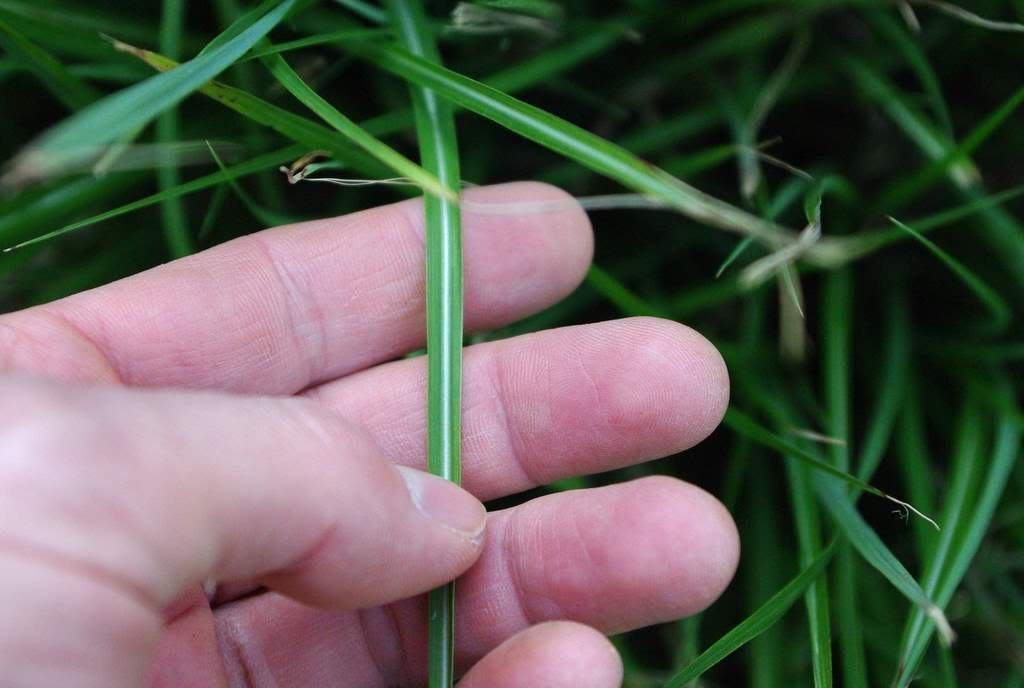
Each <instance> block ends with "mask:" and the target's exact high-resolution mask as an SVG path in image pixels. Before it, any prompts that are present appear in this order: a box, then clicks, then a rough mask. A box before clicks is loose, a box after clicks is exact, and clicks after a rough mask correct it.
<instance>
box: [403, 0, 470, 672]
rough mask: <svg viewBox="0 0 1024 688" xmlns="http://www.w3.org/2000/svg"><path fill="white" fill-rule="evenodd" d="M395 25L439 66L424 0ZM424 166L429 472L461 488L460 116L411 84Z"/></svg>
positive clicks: (451, 633) (450, 616)
mask: <svg viewBox="0 0 1024 688" xmlns="http://www.w3.org/2000/svg"><path fill="white" fill-rule="evenodd" d="M388 8H389V9H390V14H391V19H392V23H393V24H394V27H395V30H396V33H397V34H398V38H399V40H400V41H401V42H402V44H403V45H404V46H405V48H406V49H407V50H409V51H410V53H412V54H415V55H419V56H421V57H422V58H423V59H425V60H429V61H431V62H433V63H440V60H441V56H440V54H439V53H438V50H437V46H436V45H435V44H434V37H433V35H432V32H431V30H430V26H429V25H428V22H427V17H426V14H425V13H424V10H423V6H422V5H421V4H420V0H390V2H389V3H388ZM410 94H411V96H412V102H413V112H414V113H415V118H416V137H417V139H418V141H419V147H420V160H421V161H422V164H423V165H424V166H425V167H426V168H427V169H428V170H430V171H431V172H432V173H433V174H434V175H436V177H437V179H438V183H439V184H443V185H444V190H445V191H447V192H448V193H447V194H446V196H445V197H443V198H442V197H434V196H428V197H427V198H425V199H424V214H425V216H426V252H427V288H426V291H427V370H428V373H427V424H428V431H427V445H428V449H427V464H428V468H429V469H430V472H431V473H433V474H435V475H439V476H441V477H442V478H445V479H446V480H451V481H453V482H456V483H458V482H460V480H461V475H462V469H461V465H460V460H459V449H460V446H461V441H462V440H461V436H462V435H461V433H462V430H461V413H462V394H461V390H462V318H463V315H462V227H461V219H460V213H459V204H458V200H457V196H456V195H455V194H456V193H457V192H454V191H453V190H454V189H458V188H459V186H460V184H461V182H460V179H461V177H460V172H459V149H458V141H457V139H456V135H455V114H454V112H453V111H452V108H451V106H450V105H449V104H448V103H447V101H444V100H442V99H441V98H439V97H438V95H437V94H436V93H434V92H433V91H431V90H430V89H428V88H425V87H422V86H416V85H410ZM427 604H428V620H429V638H428V643H427V648H428V672H427V675H428V685H429V686H430V688H451V686H453V685H454V683H455V668H454V655H455V584H454V583H449V584H448V585H445V586H444V587H442V588H440V589H438V590H434V591H431V593H430V596H429V599H428V603H427Z"/></svg>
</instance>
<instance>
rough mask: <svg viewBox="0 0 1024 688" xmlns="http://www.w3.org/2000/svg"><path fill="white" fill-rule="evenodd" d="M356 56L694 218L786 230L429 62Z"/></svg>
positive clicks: (367, 51)
mask: <svg viewBox="0 0 1024 688" xmlns="http://www.w3.org/2000/svg"><path fill="white" fill-rule="evenodd" d="M350 49H351V50H352V51H353V52H355V53H356V54H357V55H359V56H361V57H363V58H365V59H367V60H369V61H370V62H372V63H373V64H376V65H378V66H379V67H381V68H383V69H385V70H387V71H389V72H392V73H394V74H396V75H398V76H400V77H402V78H404V79H406V80H408V81H411V82H413V83H416V84H419V85H420V86H425V87H428V88H431V89H433V90H435V91H437V93H439V94H440V95H442V96H443V97H445V98H447V99H449V100H451V101H453V102H454V103H456V104H458V105H460V106H461V107H464V108H466V109H468V110H471V111H473V112H475V113H477V114H479V115H482V116H484V117H486V118H488V119H490V120H492V121H494V122H496V123H497V124H499V125H501V126H503V127H505V128H507V129H509V130H511V131H513V132H515V133H517V134H519V135H520V136H523V137H524V138H527V139H530V140H532V141H535V142H537V143H539V144H541V145H542V146H545V147H547V148H550V149H551V150H553V151H555V152H556V153H559V154H561V155H564V156H565V157H568V158H571V159H573V160H575V161H577V162H579V163H580V164H581V165H584V166H585V167H587V168H589V169H591V170H593V171H594V172H597V173H598V174H602V175H604V176H606V177H608V178H610V179H613V180H615V181H618V182H619V183H621V184H623V185H624V186H626V187H627V188H630V189H633V190H634V191H637V192H639V193H643V194H649V195H651V196H654V197H655V198H658V199H659V200H662V201H664V202H666V203H667V204H669V205H670V206H672V207H673V208H675V209H677V210H678V211H680V212H682V213H683V214H685V215H687V216H688V217H691V218H692V219H694V220H697V221H698V222H704V223H707V224H709V225H712V226H715V227H718V228H721V229H726V230H730V231H734V232H739V233H741V234H746V235H751V236H755V237H756V238H758V239H760V240H762V241H765V242H766V243H769V244H771V245H778V244H780V243H784V242H786V241H787V240H788V238H789V235H790V233H789V232H787V231H785V230H783V229H782V228H780V227H778V226H776V225H775V224H773V223H771V222H766V221H764V220H761V219H760V218H758V217H755V216H753V215H751V214H749V213H747V212H745V211H743V210H740V209H739V208H736V207H735V206H732V205H729V204H728V203H725V202H723V201H720V200H718V199H717V198H714V197H712V196H709V195H708V194H706V193H704V192H702V191H699V190H698V189H695V188H694V187H692V186H690V185H689V184H686V183H685V182H682V181H680V180H678V179H676V178H675V177H673V176H671V175H670V174H668V173H666V172H664V171H663V170H660V169H658V168H655V167H653V166H651V165H650V164H648V163H646V162H644V161H643V160H641V159H639V158H637V157H636V156H634V155H633V154H632V153H630V152H628V151H627V150H625V149H623V148H622V147H620V146H617V145H615V144H614V143H611V142H609V141H607V140H605V139H603V138H601V137H599V136H597V135H595V134H593V133H591V132H589V131H587V130H585V129H583V128H581V127H578V126H576V125H574V124H571V123H569V122H567V121H565V120H563V119H561V118H560V117H556V116H555V115H552V114H551V113H548V112H545V111H544V110H541V109H540V108H536V107H534V106H532V105H529V104H527V103H525V102H523V101H521V100H518V99H516V98H513V97H512V96H509V95H508V94H506V93H503V92H501V91H498V90H497V89H494V88H492V87H490V86H487V85H485V84H482V83H480V82H479V81H475V80H473V79H470V78H469V77H466V76H463V75H462V74H458V73H456V72H453V71H451V70H449V69H445V68H443V67H439V66H437V65H434V64H431V63H430V62H427V61H425V60H423V59H420V58H418V57H416V56H415V55H410V54H409V53H408V52H406V51H404V50H401V49H400V48H395V47H392V46H388V45H377V44H371V43H359V44H353V45H352V46H350Z"/></svg>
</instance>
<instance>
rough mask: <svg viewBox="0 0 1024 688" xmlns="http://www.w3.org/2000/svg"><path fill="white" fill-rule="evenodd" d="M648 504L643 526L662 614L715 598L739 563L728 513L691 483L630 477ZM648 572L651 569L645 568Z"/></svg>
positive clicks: (691, 609)
mask: <svg viewBox="0 0 1024 688" xmlns="http://www.w3.org/2000/svg"><path fill="white" fill-rule="evenodd" d="M633 485H634V487H635V488H636V489H638V490H641V491H642V492H643V499H644V501H645V503H646V504H648V505H649V508H648V509H646V510H645V511H644V512H643V514H644V516H643V517H644V518H645V519H647V520H649V521H650V524H649V526H648V528H647V532H649V533H652V534H653V535H652V537H654V538H655V539H658V540H660V539H664V541H663V542H652V543H651V544H650V546H649V547H648V548H647V551H648V552H651V553H653V554H655V557H656V559H655V561H652V562H651V566H652V568H651V569H650V571H649V574H650V577H651V578H660V579H661V580H662V581H663V584H661V585H660V586H659V587H658V589H659V590H661V591H662V595H663V599H662V600H661V602H660V605H659V606H660V607H661V609H662V613H663V615H664V616H665V617H666V618H667V619H672V618H680V617H684V616H690V615H692V614H696V613H698V612H701V611H703V610H704V609H706V608H707V607H709V606H710V605H711V604H712V603H713V602H715V600H717V599H718V598H719V597H720V596H721V595H722V593H723V592H724V591H725V589H726V588H727V587H728V585H729V583H730V582H731V581H732V578H733V576H734V575H735V573H736V567H737V566H738V564H739V556H740V539H739V531H738V530H737V529H736V524H735V522H734V521H733V518H732V515H731V514H730V513H729V511H728V510H727V509H726V508H725V506H724V505H723V504H722V503H721V502H720V501H719V500H718V499H717V498H715V497H714V496H713V495H712V494H710V493H709V492H707V491H706V490H703V489H702V488H700V487H697V486H696V485H692V484H690V483H685V482H683V481H681V480H676V479H675V478H669V477H667V476H653V477H650V478H644V479H643V480H639V481H636V482H635V483H633ZM650 572H654V573H650Z"/></svg>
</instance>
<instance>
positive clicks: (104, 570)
mask: <svg viewBox="0 0 1024 688" xmlns="http://www.w3.org/2000/svg"><path fill="white" fill-rule="evenodd" d="M0 399H4V400H9V401H7V402H6V403H3V402H0V418H2V419H3V421H2V425H0V447H2V452H0V453H2V455H3V456H4V457H5V458H4V459H3V462H2V464H0V490H2V492H3V494H4V495H5V498H4V500H3V504H2V506H0V570H3V571H4V577H3V587H2V588H0V608H3V609H4V610H5V615H4V618H3V620H2V621H0V665H2V666H4V667H6V668H5V681H9V680H13V683H11V684H6V685H15V686H44V685H45V686H50V685H62V686H73V687H75V688H78V687H80V686H90V687H91V686H94V685H95V686H135V685H138V684H139V682H140V680H141V677H142V675H143V673H144V670H145V667H146V665H147V661H148V653H149V652H150V651H151V649H152V647H153V645H154V643H155V641H156V639H157V637H158V635H159V632H160V629H161V627H162V624H163V616H162V613H161V612H162V609H163V608H164V607H165V606H166V605H167V604H169V603H170V602H171V601H173V600H174V599H175V598H177V597H178V596H179V595H180V594H181V593H182V592H183V591H185V590H187V589H189V588H190V587H192V586H194V585H196V584H198V583H199V582H201V581H203V580H205V579H207V578H210V577H214V578H217V579H218V580H223V581H230V580H261V581H263V582H264V583H265V584H267V585H269V586H270V587H273V588H275V589H277V590H279V591H282V592H284V593H286V594H288V595H291V596H293V597H295V598H297V599H299V600H302V601H305V602H308V603H312V604H318V605H329V606H334V607H340V608H359V607H366V606H371V605H377V604H382V603H385V602H389V601H392V600H395V599H400V598H404V597H409V596H412V595H415V594H417V593H420V592H424V591H426V590H429V589H431V588H433V587H436V586H438V585H440V584H441V583H443V582H445V581H447V580H451V579H452V578H455V577H456V576H458V575H459V574H460V573H462V572H463V571H465V570H466V569H467V568H468V567H469V566H470V565H471V564H472V563H473V562H474V561H475V560H476V557H477V556H478V555H479V553H480V548H481V536H482V533H483V528H484V523H485V518H486V514H485V511H484V508H483V506H482V505H481V504H480V502H479V501H477V500H476V499H475V498H473V497H472V496H471V495H470V494H469V493H467V492H465V491H464V490H462V489H461V488H459V487H457V486H455V485H453V484H451V483H448V482H446V481H443V480H441V479H439V478H436V477H434V476H431V475H428V474H426V473H422V472H420V471H415V470H412V469H408V468H401V469H399V468H395V467H394V466H392V465H391V464H390V463H388V462H387V461H386V460H385V459H384V458H383V457H382V456H381V455H380V452H379V451H378V450H377V448H376V447H375V445H374V444H373V443H372V441H370V440H369V439H368V438H367V436H366V435H364V434H363V433H362V432H360V431H358V430H357V429H355V428H354V427H352V426H350V425H348V424H346V423H345V422H343V421H342V420H340V419H338V418H337V417H334V416H332V415H330V414H329V413H328V412H326V411H325V410H322V409H321V408H320V407H318V406H316V405H315V404H312V403H310V402H306V401H302V400H296V399H262V398H245V397H235V396H227V395H217V394H200V393H185V392H153V391H140V390H126V389H72V388H61V387H57V386H54V385H51V384H47V383H40V382H28V381H18V382H11V381H7V382H3V383H0ZM15 399H16V400H17V403H14V401H13V400H15ZM2 407H9V408H2ZM8 496H9V497H8ZM12 668H13V674H12V673H11V669H12Z"/></svg>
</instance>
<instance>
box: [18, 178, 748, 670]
mask: <svg viewBox="0 0 1024 688" xmlns="http://www.w3.org/2000/svg"><path fill="white" fill-rule="evenodd" d="M468 194H470V195H471V197H472V198H473V199H474V201H477V202H481V203H488V202H495V203H513V204H514V203H517V202H534V201H551V200H554V201H566V202H565V203H560V204H556V206H557V208H556V209H554V210H550V211H548V212H544V213H528V214H525V215H521V216H517V215H514V214H502V215H484V214H477V215H474V214H472V213H467V214H466V216H465V218H464V225H465V262H466V268H465V270H466V324H467V329H470V330H486V329H491V328H495V327H498V326H500V325H503V324H506V323H509V322H513V321H515V320H517V319H519V318H521V317H523V316H525V315H527V314H529V313H532V312H536V311H538V310H540V309H542V308H544V307H546V306H548V305H551V304H553V303H555V302H557V301H558V300H559V299H561V298H562V297H564V296H566V295H567V294H568V293H569V292H570V291H572V289H573V288H574V287H575V286H576V285H577V284H578V283H579V282H580V281H581V279H582V278H583V276H584V274H585V272H586V268H587V265H588V264H589V262H590V259H591V254H592V246H593V239H592V235H591V230H590V225H589V223H588V221H587V218H586V216H585V215H584V213H583V212H582V211H581V210H580V209H579V208H578V207H574V206H573V204H572V203H571V202H568V200H569V197H568V196H566V195H564V194H563V193H562V192H560V191H558V190H557V189H553V188H551V187H547V186H543V185H539V184H512V185H503V186H499V187H489V188H482V189H474V190H471V191H470V192H468ZM422 232H423V230H422V206H421V205H420V202H419V201H407V202H403V203H399V204H396V205H392V206H388V207H384V208H379V209H376V210H370V211H367V212H363V213H358V214H355V215H351V216H347V217H344V218H337V219H331V220H322V221H316V222H309V223H304V224H299V225H292V226H289V227H283V228H278V229H273V230H267V231H264V232H261V233H259V234H256V235H252V236H249V237H245V238H242V239H238V240H235V241H232V242H229V243H227V244H223V245H221V246H218V247H216V248H214V249H211V250H209V251H205V252H203V253H200V254H197V255H195V256H192V257H190V258H187V259H184V260H180V261H176V262H173V263H170V264H167V265H164V266H161V267H158V268H156V269H153V270H150V271H148V272H145V273H142V274H140V275H137V276H134V277H131V278H129V279H126V280H122V281H120V282H117V283H114V284H111V285H109V286H106V287H102V288H99V289H96V290H93V291H90V292H86V293H83V294H79V295H77V296H73V297H70V298H67V299H64V300H62V301H58V302H55V303H52V304H48V305H46V306H42V307H37V308H33V309H30V310H25V311H21V312H17V313H10V314H7V315H4V316H0V370H2V371H3V378H2V380H0V493H2V494H3V495H4V496H3V499H2V500H0V583H2V585H0V608H2V609H3V610H4V614H3V615H2V616H0V666H2V667H3V684H4V685H5V686H10V687H12V688H27V687H32V688H36V687H40V688H41V687H47V688H49V687H51V686H62V687H63V688H86V687H88V688H94V687H95V688H100V687H102V688H120V687H125V688H127V687H136V686H147V687H152V688H156V687H160V688H188V687H192V686H195V687H206V686H211V687H220V686H231V687H232V688H236V687H245V688H300V687H301V688H307V687H309V686H343V687H346V688H354V687H363V686H367V687H380V688H384V687H388V686H419V685H422V684H423V681H424V676H425V670H426V651H425V642H426V619H425V615H424V608H425V605H424V601H423V598H422V596H421V594H422V593H423V592H425V591H427V590H429V589H431V588H433V587H435V586H437V585H439V584H441V583H443V582H445V581H448V580H451V579H453V578H456V577H458V576H461V578H460V580H459V582H458V587H457V589H458V608H459V612H458V623H457V636H458V644H457V650H456V654H457V663H458V665H459V667H460V671H463V672H466V673H465V676H464V678H463V679H462V681H461V683H460V686H461V687H462V688H482V687H487V688H526V687H530V688H535V687H537V686H550V687H552V688H563V687H565V688H569V687H573V688H575V687H578V686H589V687H592V688H604V687H606V686H608V687H611V686H617V685H619V683H620V682H621V676H622V667H621V662H620V660H619V658H618V657H617V655H616V654H615V651H614V650H613V649H612V647H611V645H610V643H609V642H608V641H607V640H606V639H605V634H608V633H618V632H622V631H625V630H628V629H633V628H638V627H642V626H646V625H650V624H654V623H658V622H662V621H667V620H671V619H676V618H680V617H683V616H686V615H689V614H693V613H695V612H697V611H699V610H701V609H703V608H705V607H706V606H707V605H709V604H711V603H712V602H713V601H714V600H715V599H716V598H717V597H718V596H719V595H720V594H721V592H722V591H723V590H724V588H725V587H726V585H727V584H728V582H729V580H730V579H731V577H732V575H733V573H734V571H735V567H736V563H737V558H738V556H739V544H738V538H737V534H736V529H735V526H734V525H733V522H732V519H731V518H730V517H729V515H728V513H727V512H726V511H725V509H724V508H723V507H722V506H721V505H720V504H719V503H718V502H717V501H716V500H715V498H714V497H712V496H711V495H709V494H708V493H706V492H704V491H703V490H701V489H699V488H697V487H695V486H692V485H688V484H686V483H683V482H680V481H677V480H674V479H670V478H664V477H658V478H646V479H641V480H636V481H633V482H629V483H624V484H618V485H614V486H611V487H603V488H597V489H590V490H581V491H573V492H565V493H559V494H552V495H549V496H545V497H541V498H538V499H534V500H532V501H529V502H526V503H525V504H523V505H521V506H518V507H515V508H511V509H507V510H504V511H496V512H491V513H489V514H485V512H484V508H483V506H482V505H481V503H480V501H478V500H489V499H493V498H495V497H499V496H502V495H508V494H513V493H516V492H520V491H522V490H525V489H527V488H529V487H532V486H535V485H538V484H543V483H547V482H550V481H553V480H556V479H558V478H563V477H568V476H575V475H586V474H591V473H597V472H600V471H605V470H610V469H613V468H617V467H622V466H627V465H630V464H633V463H637V462H639V461H644V460H648V459H652V458H656V457H660V456H666V455H669V454H674V453H676V452H679V451H682V450H685V449H687V448H688V447H691V446H692V445H694V444H696V443H697V442H699V441H701V440H702V439H703V438H704V437H706V436H707V435H708V434H710V433H711V432H712V430H713V429H714V428H715V427H716V425H717V424H718V422H719V421H720V420H721V417H722V415H723V413H724V411H725V408H726V405H727V403H728V389H729V386H728V375H727V373H726V370H725V366H724V364H723V362H722V359H721V357H720V356H719V355H718V353H717V352H716V351H715V349H714V347H712V346H711V345H710V344H709V343H708V342H707V340H705V339H704V338H703V337H701V336H700V335H699V334H697V333H695V332H694V331H692V330H690V329H688V328H686V327H684V326H682V325H678V324H676V323H671V322H667V321H661V320H656V319H643V318H641V319H628V320H619V321H613V322H605V323H597V324H593V325H586V326H580V327H568V328H563V329H558V330H550V331H546V332H541V333H536V334H530V335H524V336H520V337H516V338H512V339H507V340H502V341H494V342H489V343H485V344H479V345H475V346H471V347H468V348H467V349H466V352H465V365H464V376H465V384H464V428H463V429H464V433H463V434H464V440H463V466H464V468H463V471H464V490H463V489H460V488H457V487H455V486H453V485H450V484H448V483H443V482H440V481H438V479H436V478H432V477H430V476H427V475H426V474H425V473H422V472H421V470H420V469H423V468H424V464H425V456H424V447H425V445H426V437H425V428H426V410H425V398H426V392H425V384H426V380H425V377H426V365H425V360H424V359H423V358H422V357H418V358H412V359H406V360H396V359H400V357H401V356H402V354H404V353H407V352H409V351H413V350H416V349H417V348H419V347H421V346H422V344H423V337H424V327H423V265H422V264H423V239H422V235H423V234H422ZM399 466H401V467H403V468H397V467H399ZM211 579H213V580H216V581H219V582H220V584H221V585H220V589H219V591H218V593H217V595H216V597H215V598H214V599H213V601H212V602H211V601H209V600H208V597H207V595H206V594H204V592H203V587H202V586H203V583H204V582H205V581H208V580H211Z"/></svg>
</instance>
